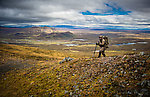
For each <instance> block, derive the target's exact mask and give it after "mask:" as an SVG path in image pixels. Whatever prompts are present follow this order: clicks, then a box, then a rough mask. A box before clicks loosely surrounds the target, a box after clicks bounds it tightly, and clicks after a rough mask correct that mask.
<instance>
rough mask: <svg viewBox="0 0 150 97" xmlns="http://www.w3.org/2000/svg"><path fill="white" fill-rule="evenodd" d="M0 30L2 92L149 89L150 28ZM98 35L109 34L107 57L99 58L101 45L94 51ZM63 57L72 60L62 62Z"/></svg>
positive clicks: (128, 92) (5, 95) (28, 95)
mask: <svg viewBox="0 0 150 97" xmlns="http://www.w3.org/2000/svg"><path fill="white" fill-rule="evenodd" d="M0 30H1V31H0V78H1V80H0V89H1V90H0V96H2V97H10V96H11V97H12V96H13V97H17V96H18V97H19V96H24V97H34V96H35V97H38V96H44V97H49V96H58V97H60V96H73V97H75V96H97V95H99V96H115V95H116V96H131V97H132V96H137V95H138V96H139V95H143V96H147V94H149V93H150V91H149V84H150V80H149V77H150V72H149V69H150V67H149V63H150V58H149V55H150V49H149V47H150V33H137V32H138V31H137V32H136V31H126V32H123V31H122V32H121V31H120V32H113V31H95V30H83V29H81V30H79V29H56V28H49V27H43V28H42V27H41V28H38V27H37V28H34V27H33V28H1V29H0ZM99 35H106V36H108V37H109V48H108V49H107V50H106V56H107V57H102V58H97V56H98V50H99V47H97V49H96V53H95V55H94V56H93V53H94V49H95V46H96V45H95V43H96V42H97V41H98V36H99ZM66 57H70V58H72V59H73V60H72V61H66V62H64V63H62V64H60V61H62V60H63V59H64V58H66ZM133 64H134V65H133ZM125 72H126V73H125ZM142 83H144V84H142ZM146 85H147V86H146ZM120 87H121V90H118V89H117V88H120ZM135 88H136V91H133V89H135ZM142 89H145V90H142ZM122 91H124V92H122ZM135 92H136V93H135Z"/></svg>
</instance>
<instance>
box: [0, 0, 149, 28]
mask: <svg viewBox="0 0 150 97" xmlns="http://www.w3.org/2000/svg"><path fill="white" fill-rule="evenodd" d="M0 13H1V15H0V25H16V26H17V25H72V26H79V27H90V28H107V27H120V26H121V27H122V28H133V29H138V28H141V29H143V28H149V29H150V0H0Z"/></svg>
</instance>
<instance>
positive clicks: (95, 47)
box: [92, 45, 97, 57]
mask: <svg viewBox="0 0 150 97" xmlns="http://www.w3.org/2000/svg"><path fill="white" fill-rule="evenodd" d="M96 48H97V45H96V46H95V49H94V53H93V56H92V57H94V56H95V51H96Z"/></svg>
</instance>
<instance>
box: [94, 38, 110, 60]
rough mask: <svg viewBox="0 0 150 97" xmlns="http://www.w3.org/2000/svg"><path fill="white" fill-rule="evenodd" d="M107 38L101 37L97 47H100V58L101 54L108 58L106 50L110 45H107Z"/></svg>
mask: <svg viewBox="0 0 150 97" xmlns="http://www.w3.org/2000/svg"><path fill="white" fill-rule="evenodd" d="M105 37H106V36H99V41H98V42H97V43H96V45H99V47H100V50H99V55H98V58H100V57H101V54H102V55H103V56H104V57H106V54H105V50H106V48H108V45H107V41H106V40H105Z"/></svg>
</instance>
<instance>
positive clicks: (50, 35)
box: [0, 27, 74, 39]
mask: <svg viewBox="0 0 150 97" xmlns="http://www.w3.org/2000/svg"><path fill="white" fill-rule="evenodd" d="M73 37H74V35H73V33H71V32H69V31H65V32H58V31H56V30H55V29H54V28H50V27H31V28H7V27H0V38H9V39H69V38H73Z"/></svg>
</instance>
